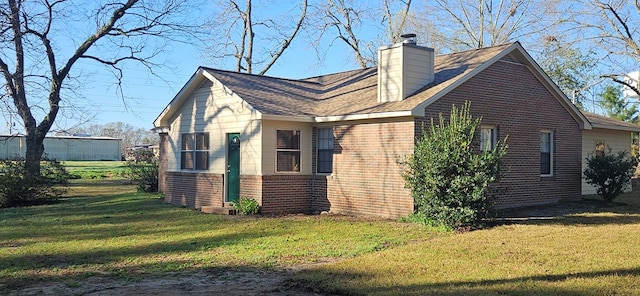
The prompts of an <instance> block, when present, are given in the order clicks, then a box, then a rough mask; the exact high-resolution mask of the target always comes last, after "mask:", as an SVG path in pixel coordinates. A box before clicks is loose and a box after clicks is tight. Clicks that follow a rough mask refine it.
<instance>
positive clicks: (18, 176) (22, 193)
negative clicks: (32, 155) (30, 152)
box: [0, 157, 69, 208]
mask: <svg viewBox="0 0 640 296" xmlns="http://www.w3.org/2000/svg"><path fill="white" fill-rule="evenodd" d="M68 178H69V174H68V173H67V171H66V169H65V167H64V166H63V165H62V164H61V163H60V162H58V161H56V160H55V159H47V158H46V157H45V158H43V160H42V163H41V168H40V176H38V177H27V176H26V174H25V160H24V158H16V159H9V160H2V161H0V208H8V207H21V206H30V205H39V204H47V203H53V202H56V201H57V200H58V198H60V196H62V195H63V194H64V193H66V187H64V185H66V184H67V181H68Z"/></svg>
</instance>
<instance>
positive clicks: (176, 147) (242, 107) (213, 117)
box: [167, 80, 262, 175]
mask: <svg viewBox="0 0 640 296" xmlns="http://www.w3.org/2000/svg"><path fill="white" fill-rule="evenodd" d="M195 132H206V133H209V170H208V172H209V173H215V174H224V173H225V172H226V159H225V155H226V139H227V134H228V133H240V135H241V136H240V137H241V141H242V142H241V144H240V163H241V167H240V173H241V174H250V175H251V174H259V172H260V171H261V163H260V161H259V160H260V155H261V150H262V149H261V133H262V130H261V128H260V121H259V113H258V112H256V111H253V110H251V107H250V106H248V105H246V104H245V103H243V101H242V100H241V99H240V98H238V97H237V96H236V95H234V94H229V93H227V92H226V91H225V90H224V89H223V88H222V87H221V86H219V85H217V84H214V83H212V82H211V81H209V80H205V81H204V82H203V83H202V84H201V85H200V86H199V87H198V88H197V89H196V90H195V91H194V92H193V93H192V94H191V95H190V97H189V98H188V99H187V100H185V102H184V104H182V106H181V109H180V111H179V112H178V113H177V116H175V118H173V119H172V120H171V126H170V131H169V139H168V141H169V143H168V150H169V151H168V153H169V157H168V159H167V160H168V164H167V170H168V171H180V149H181V134H183V133H195Z"/></svg>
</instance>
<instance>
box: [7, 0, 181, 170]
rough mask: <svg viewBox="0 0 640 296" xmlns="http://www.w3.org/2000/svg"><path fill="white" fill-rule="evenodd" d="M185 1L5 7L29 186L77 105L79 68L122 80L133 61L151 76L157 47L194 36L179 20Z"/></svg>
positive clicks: (41, 0)
mask: <svg viewBox="0 0 640 296" xmlns="http://www.w3.org/2000/svg"><path fill="white" fill-rule="evenodd" d="M185 2H186V1H177V0H162V1H160V0H144V1H143V0H126V1H122V2H112V1H108V2H102V3H98V2H85V1H80V3H76V2H75V1H64V0H54V1H50V0H38V1H35V0H34V1H28V0H7V2H6V3H5V4H2V5H0V24H2V26H1V31H0V50H1V51H2V53H3V54H2V56H0V72H1V73H2V76H3V78H4V79H5V87H6V92H7V97H9V98H10V99H11V100H12V103H13V105H14V106H15V108H16V110H17V112H18V114H19V115H20V117H21V119H22V121H23V122H24V128H25V136H26V157H25V167H26V176H27V179H29V177H34V176H38V175H40V160H41V158H42V153H43V151H44V146H43V141H44V138H45V136H46V134H47V133H48V132H49V130H50V129H51V126H52V125H53V123H54V122H55V120H56V117H57V116H58V113H59V111H60V106H61V104H63V103H65V101H66V100H69V101H71V100H72V96H69V95H66V93H68V92H70V89H68V88H65V86H66V85H68V84H69V83H70V82H69V81H70V80H73V79H74V77H76V76H74V74H73V73H74V72H73V69H74V66H76V65H77V64H78V63H79V62H80V61H87V62H95V63H98V64H101V65H104V66H106V67H108V68H109V69H111V70H112V71H113V72H114V73H115V75H116V78H118V79H120V78H122V74H123V70H122V67H121V66H122V65H123V64H126V63H127V62H138V63H142V64H143V65H145V66H146V67H148V69H149V70H150V71H151V72H153V69H152V67H154V66H156V65H155V64H153V63H152V58H153V57H154V56H156V55H157V54H158V52H159V51H160V50H161V49H162V44H161V43H153V41H154V40H157V41H160V42H161V41H162V40H165V39H162V38H173V39H175V38H177V36H178V35H177V34H179V33H182V32H186V31H187V30H188V29H191V27H190V26H188V25H187V24H189V23H190V22H189V19H188V18H187V16H186V15H184V19H179V18H177V17H178V16H180V15H181V14H184V13H185V8H186V6H185ZM88 20H89V21H93V26H91V25H89V22H88ZM76 38H80V39H76ZM65 46H73V48H72V49H71V50H70V51H69V50H68V49H67V48H66V47H65ZM10 56H12V57H13V60H10V58H9V57H10ZM42 101H44V103H41V102H42Z"/></svg>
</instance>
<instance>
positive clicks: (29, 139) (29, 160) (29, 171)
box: [25, 131, 44, 179]
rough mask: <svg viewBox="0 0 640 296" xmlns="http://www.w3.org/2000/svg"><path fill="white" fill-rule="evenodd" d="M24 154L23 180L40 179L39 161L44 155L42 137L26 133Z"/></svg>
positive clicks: (35, 133)
mask: <svg viewBox="0 0 640 296" xmlns="http://www.w3.org/2000/svg"><path fill="white" fill-rule="evenodd" d="M26 146H27V149H26V153H25V178H28V179H33V178H38V177H40V160H41V159H42V154H43V153H44V136H42V135H39V134H38V133H37V132H30V131H27V136H26Z"/></svg>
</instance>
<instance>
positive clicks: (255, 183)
mask: <svg viewBox="0 0 640 296" xmlns="http://www.w3.org/2000/svg"><path fill="white" fill-rule="evenodd" d="M240 197H249V198H253V199H255V200H256V201H257V202H258V204H262V176H257V175H240Z"/></svg>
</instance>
